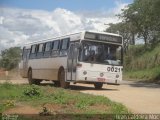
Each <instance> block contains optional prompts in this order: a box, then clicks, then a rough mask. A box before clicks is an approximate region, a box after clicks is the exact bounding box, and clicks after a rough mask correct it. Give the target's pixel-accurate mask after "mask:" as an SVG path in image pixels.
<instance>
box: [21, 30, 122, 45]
mask: <svg viewBox="0 0 160 120" xmlns="http://www.w3.org/2000/svg"><path fill="white" fill-rule="evenodd" d="M86 32H90V33H98V34H106V35H112V36H121V35H119V34H114V33H108V32H99V31H92V30H85V31H81V32H77V33H71V34H66V35H62V36H56V37H51V38H48V39H42V40H39V41H34V42H30V43H27V44H25V45H24V46H26V47H30V46H31V45H32V44H39V43H44V42H49V41H52V40H55V39H63V38H65V37H73V36H74V37H75V36H77V37H79V38H81V37H82V36H84V34H85V33H86Z"/></svg>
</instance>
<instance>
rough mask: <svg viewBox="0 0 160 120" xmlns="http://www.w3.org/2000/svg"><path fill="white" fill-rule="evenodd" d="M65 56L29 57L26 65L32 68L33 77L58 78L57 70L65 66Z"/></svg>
mask: <svg viewBox="0 0 160 120" xmlns="http://www.w3.org/2000/svg"><path fill="white" fill-rule="evenodd" d="M64 61H67V58H66V57H56V58H42V59H30V60H29V62H28V66H30V68H32V73H33V78H35V79H44V80H58V78H57V76H58V70H59V68H60V67H61V66H63V68H64V69H66V67H67V63H66V62H64Z"/></svg>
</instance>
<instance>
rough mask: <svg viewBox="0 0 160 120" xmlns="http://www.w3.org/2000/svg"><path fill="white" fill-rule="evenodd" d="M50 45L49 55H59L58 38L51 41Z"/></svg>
mask: <svg viewBox="0 0 160 120" xmlns="http://www.w3.org/2000/svg"><path fill="white" fill-rule="evenodd" d="M52 46H53V47H52V53H51V56H52V57H57V56H58V55H59V48H60V40H56V41H53V43H52Z"/></svg>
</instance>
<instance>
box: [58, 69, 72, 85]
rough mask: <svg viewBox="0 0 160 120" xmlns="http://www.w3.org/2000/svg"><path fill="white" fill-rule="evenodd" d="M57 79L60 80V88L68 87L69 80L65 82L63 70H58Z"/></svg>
mask: <svg viewBox="0 0 160 120" xmlns="http://www.w3.org/2000/svg"><path fill="white" fill-rule="evenodd" d="M59 81H60V85H61V87H62V88H68V87H69V84H70V83H69V82H65V72H64V70H61V71H60V75H59Z"/></svg>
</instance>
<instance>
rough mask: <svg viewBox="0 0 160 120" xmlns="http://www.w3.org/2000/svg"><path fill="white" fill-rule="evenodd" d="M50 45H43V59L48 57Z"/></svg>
mask: <svg viewBox="0 0 160 120" xmlns="http://www.w3.org/2000/svg"><path fill="white" fill-rule="evenodd" d="M51 45H52V42H47V43H45V44H44V55H43V57H44V58H48V57H50V54H51Z"/></svg>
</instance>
